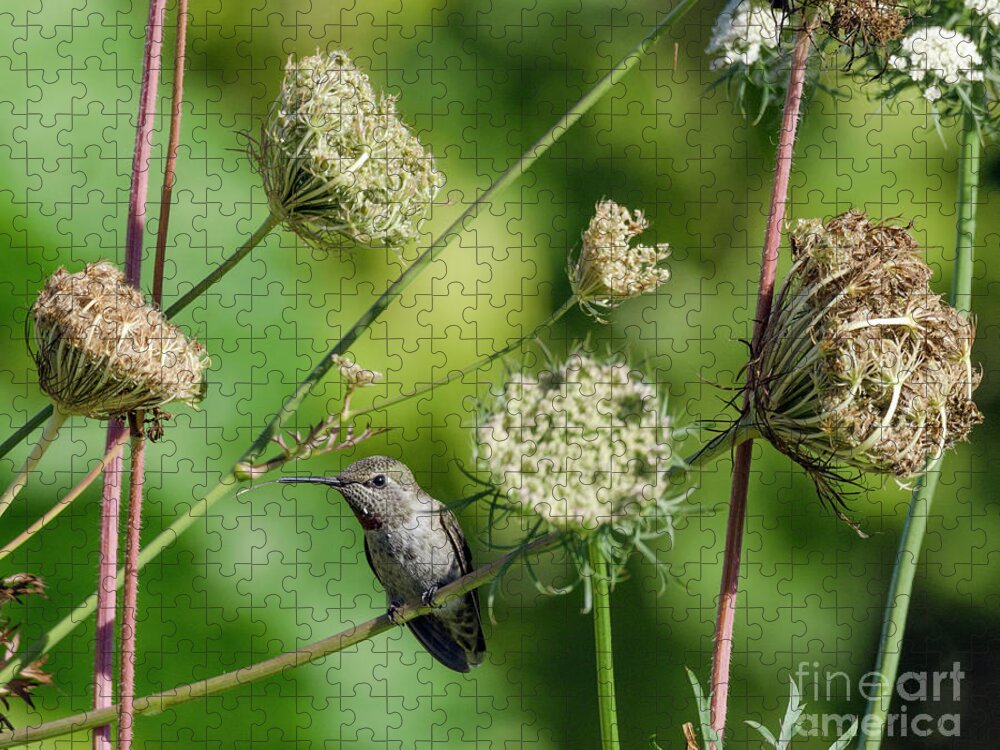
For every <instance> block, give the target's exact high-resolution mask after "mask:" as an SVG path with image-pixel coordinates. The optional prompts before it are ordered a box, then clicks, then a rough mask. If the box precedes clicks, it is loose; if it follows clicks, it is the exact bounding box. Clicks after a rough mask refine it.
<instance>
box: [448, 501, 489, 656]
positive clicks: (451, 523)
mask: <svg viewBox="0 0 1000 750" xmlns="http://www.w3.org/2000/svg"><path fill="white" fill-rule="evenodd" d="M441 525H442V526H443V527H444V530H445V533H446V534H447V536H448V541H449V542H451V546H452V549H453V551H454V552H455V557H456V558H457V559H458V563H459V569H460V570H461V571H462V575H467V574H469V573H471V572H472V550H470V549H469V542H468V541H467V540H466V538H465V534H464V533H463V532H462V527H461V526H459V525H458V519H457V518H455V515H454V514H453V513H452V512H451V511H450V510H448V509H447V508H442V512H441ZM462 604H463V606H462V607H461V608H460V609H458V610H456V611H455V612H454V616H453V618H452V623H451V631H452V637H453V638H455V639H456V640H457V641H458V642H459V643H461V645H462V648H463V649H464V650H465V653H466V656H467V657H468V660H469V663H471V664H474V665H475V664H480V663H482V661H483V657H484V656H485V655H486V638H485V636H484V635H483V623H482V619H481V618H480V616H479V595H478V594H477V593H476V590H475V589H473V590H472V591H470V592H469V593H468V594H466V595H465V596H464V597H462Z"/></svg>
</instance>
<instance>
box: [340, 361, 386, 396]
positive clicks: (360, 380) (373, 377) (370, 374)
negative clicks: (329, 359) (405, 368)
mask: <svg viewBox="0 0 1000 750" xmlns="http://www.w3.org/2000/svg"><path fill="white" fill-rule="evenodd" d="M333 364H334V366H335V367H336V368H337V369H338V370H339V371H340V377H342V378H343V379H344V382H345V383H347V385H348V387H350V388H351V389H354V388H364V387H365V386H366V385H374V384H375V383H377V382H379V381H380V380H381V379H382V373H380V372H377V371H375V370H366V369H365V368H363V367H362V366H361V365H359V364H357V363H356V362H352V361H351V360H349V359H348V358H347V357H342V356H340V355H339V354H335V355H334V356H333Z"/></svg>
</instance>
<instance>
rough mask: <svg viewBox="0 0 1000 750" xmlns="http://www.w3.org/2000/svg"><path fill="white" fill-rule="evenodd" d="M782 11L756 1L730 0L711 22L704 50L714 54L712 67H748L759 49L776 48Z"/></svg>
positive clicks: (760, 50) (758, 54) (715, 68)
mask: <svg viewBox="0 0 1000 750" xmlns="http://www.w3.org/2000/svg"><path fill="white" fill-rule="evenodd" d="M781 20H782V13H781V11H779V10H776V9H774V8H772V7H769V5H768V3H766V2H761V1H760V0H731V1H730V2H729V3H728V4H727V5H726V7H725V8H723V9H722V13H720V14H719V17H718V18H717V19H716V21H715V26H714V27H713V28H712V38H711V40H710V41H709V43H708V47H706V48H705V53H706V54H709V55H715V59H714V60H713V61H712V64H711V68H712V70H718V69H720V68H728V67H730V66H732V65H743V66H750V65H753V64H754V63H755V62H757V61H758V60H759V59H760V57H761V52H762V50H767V49H777V47H778V40H779V36H780V33H781Z"/></svg>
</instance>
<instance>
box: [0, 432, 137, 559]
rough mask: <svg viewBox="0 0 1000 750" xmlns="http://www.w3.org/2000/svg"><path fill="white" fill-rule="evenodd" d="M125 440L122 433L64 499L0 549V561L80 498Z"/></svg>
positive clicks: (116, 453)
mask: <svg viewBox="0 0 1000 750" xmlns="http://www.w3.org/2000/svg"><path fill="white" fill-rule="evenodd" d="M127 440H128V433H125V432H122V433H121V434H120V435H119V436H118V439H117V440H116V441H115V443H114V444H113V445H112V446H111V447H110V448H109V449H108V452H107V453H105V454H104V455H103V456H102V457H101V460H100V461H98V462H97V463H96V464H95V465H94V468H93V469H91V470H90V472H89V473H88V474H87V476H85V477H84V478H83V479H81V480H80V481H79V482H78V483H77V485H76V486H75V487H74V488H73V489H71V490H70V491H69V492H67V493H66V496H65V497H64V498H62V499H61V500H59V501H58V502H57V503H56V504H55V505H53V506H52V507H51V508H49V509H48V510H47V511H45V513H44V514H43V515H42V516H41V518H39V519H38V520H36V521H35V522H34V523H33V524H31V525H30V526H29V527H28V528H27V529H25V530H24V531H22V532H21V533H20V534H19V535H18V536H16V537H15V538H14V539H12V540H11V541H9V542H8V543H7V544H5V545H4V546H3V547H0V560H4V559H5V558H7V557H8V556H9V555H10V554H11V553H13V552H14V551H15V550H17V549H19V548H20V547H21V545H23V544H25V543H26V542H28V541H29V540H30V539H31V538H32V537H33V536H34V535H35V534H37V533H38V532H39V531H41V530H42V529H44V528H45V527H46V526H48V525H49V524H50V523H52V521H54V520H55V519H56V518H58V517H59V515H60V514H61V513H62V512H63V511H64V510H66V509H67V508H68V507H69V506H70V505H71V504H72V503H73V501H74V500H76V499H77V498H78V497H80V495H82V494H83V492H84V490H86V489H87V488H88V487H89V486H90V485H91V484H92V483H93V481H94V480H95V479H97V477H99V476H100V475H101V472H103V471H104V468H105V467H106V466H107V465H108V464H109V463H111V462H112V461H114V460H115V459H117V458H118V456H120V455H121V452H122V449H123V448H124V447H125V443H126V441H127Z"/></svg>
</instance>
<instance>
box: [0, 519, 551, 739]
mask: <svg viewBox="0 0 1000 750" xmlns="http://www.w3.org/2000/svg"><path fill="white" fill-rule="evenodd" d="M559 541H560V539H559V536H558V535H556V534H548V535H546V536H543V537H539V538H538V539H536V540H534V541H533V542H531V543H530V544H528V545H525V547H523V548H521V549H517V550H514V551H513V552H510V553H508V554H506V555H504V556H503V557H501V558H499V559H497V560H494V561H493V562H491V563H489V564H487V565H484V566H482V567H480V568H477V569H476V570H474V571H472V572H471V573H469V574H468V575H465V576H463V577H462V578H459V579H458V580H455V581H452V582H451V583H449V584H448V585H447V586H442V587H441V589H440V590H439V591H438V592H437V594H436V595H435V597H434V601H433V602H432V603H431V604H425V603H424V602H422V601H420V600H419V599H418V600H415V601H412V602H409V603H408V604H406V605H404V606H402V607H400V608H399V609H397V610H396V612H395V615H396V622H397V623H404V622H408V621H410V620H412V619H414V618H415V617H420V616H421V615H425V614H427V613H429V612H432V611H434V609H435V608H437V607H440V606H442V605H443V604H446V603H448V602H450V601H452V600H454V599H457V598H458V597H460V596H464V595H465V594H467V593H468V592H470V591H472V590H473V589H476V588H479V587H480V586H482V585H483V584H485V583H488V582H489V581H491V580H493V579H494V578H495V577H496V576H497V575H499V573H500V571H501V570H503V569H504V568H505V567H507V566H508V565H510V564H511V562H513V560H514V559H515V558H516V557H518V556H519V555H522V554H525V555H526V554H539V553H542V552H545V551H547V550H549V549H552V548H553V547H555V546H556V545H557V544H558V543H559ZM396 627H398V626H397V625H396V624H395V623H394V622H393V621H391V620H389V618H388V616H387V615H380V616H379V617H375V618H373V619H371V620H368V621H367V622H363V623H360V624H358V625H354V626H352V627H350V628H348V629H347V630H344V631H342V632H340V633H337V634H336V635H333V636H330V637H329V638H324V639H323V640H321V641H317V642H316V643H313V644H311V645H309V646H305V647H303V648H300V649H297V650H295V651H289V652H287V653H284V654H281V655H280V656H275V657H272V658H270V659H265V660H264V661H261V662H258V663H257V664H254V665H252V666H249V667H243V668H241V669H237V670H235V671H232V672H227V673H225V674H221V675H218V676H216V677H210V678H208V679H205V680H199V681H198V682H192V683H190V684H187V685H181V686H180V687H176V688H172V689H171V690H165V691H163V692H160V693H154V694H153V695H148V696H145V697H143V698H138V699H136V701H135V706H134V715H135V716H141V715H143V714H146V715H155V714H160V713H163V712H164V711H166V710H168V709H170V708H173V707H175V706H179V705H181V704H183V703H187V702H189V701H193V700H198V699H199V698H207V697H208V696H210V695H215V694H217V693H221V692H223V691H225V690H231V689H233V688H237V687H242V686H245V685H247V684H249V683H253V682H257V681H259V680H262V679H265V678H267V677H274V676H275V675H280V674H283V673H285V672H287V671H288V670H289V669H295V668H296V667H301V666H303V665H305V664H311V663H312V662H315V661H318V660H320V659H322V658H323V657H325V656H329V655H330V654H334V653H337V652H338V651H343V650H344V649H346V648H349V647H351V646H354V645H356V644H358V643H361V642H362V641H366V640H369V639H371V638H374V637H375V636H377V635H379V634H381V633H385V632H387V631H390V630H394V629H395V628H396ZM117 710H118V707H117V706H111V707H110V708H104V709H100V710H98V711H86V712H84V713H80V714H76V715H75V716H67V717H64V718H62V719H57V720H56V721H51V722H48V723H46V724H42V725H41V726H37V727H26V728H22V729H17V730H15V731H12V732H6V733H3V734H0V748H5V747H16V746H18V745H26V744H28V743H31V742H38V741H40V740H44V739H50V738H52V737H61V736H63V735H67V734H72V733H73V732H79V731H82V730H85V729H89V728H91V727H94V726H97V725H99V724H103V723H105V722H111V721H115V720H116V718H117V715H118V713H117Z"/></svg>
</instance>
